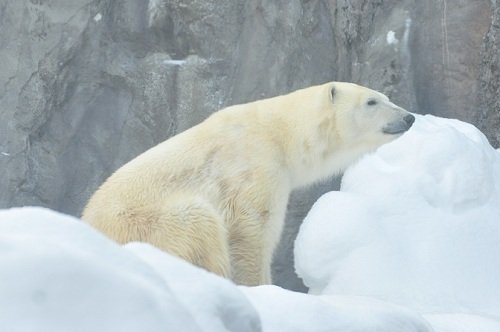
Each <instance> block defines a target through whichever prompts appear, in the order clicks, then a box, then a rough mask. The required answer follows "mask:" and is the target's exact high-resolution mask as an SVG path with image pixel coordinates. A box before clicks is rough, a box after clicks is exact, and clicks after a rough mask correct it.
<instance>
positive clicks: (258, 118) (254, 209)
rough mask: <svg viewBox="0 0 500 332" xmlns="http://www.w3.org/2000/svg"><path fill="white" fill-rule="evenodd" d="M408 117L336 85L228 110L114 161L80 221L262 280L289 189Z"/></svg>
mask: <svg viewBox="0 0 500 332" xmlns="http://www.w3.org/2000/svg"><path fill="white" fill-rule="evenodd" d="M370 100H372V102H371V103H372V104H373V101H375V103H376V104H375V105H368V104H367V102H368V101H370ZM408 114H409V113H408V112H406V111H404V110H403V109H401V108H399V107H397V106H396V105H394V104H392V103H391V102H390V101H389V100H388V99H387V97H386V96H384V95H382V94H380V93H378V92H375V91H373V90H370V89H367V88H364V87H361V86H358V85H355V84H350V83H341V82H333V83H328V84H324V85H320V86H313V87H310V88H306V89H303V90H298V91H295V92H293V93H290V94H288V95H284V96H279V97H275V98H270V99H265V100H260V101H256V102H253V103H249V104H244V105H237V106H232V107H228V108H226V109H223V110H221V111H219V112H217V113H215V114H213V115H212V116H210V117H209V118H208V119H206V120H205V121H204V122H202V123H201V124H199V125H197V126H195V127H193V128H191V129H189V130H186V131H185V132H183V133H181V134H179V135H177V136H174V137H172V138H170V139H168V140H167V141H165V142H163V143H161V144H159V145H157V146H155V147H153V148H151V149H150V150H148V151H146V152H144V153H143V154H141V155H140V156H138V157H137V158H135V159H134V160H132V161H130V162H129V163H127V164H126V165H124V166H123V167H121V168H120V169H119V170H118V171H116V172H115V173H114V174H113V175H112V176H111V177H110V178H109V179H108V180H107V181H106V182H105V183H104V184H103V185H102V186H101V187H100V188H99V190H97V192H96V193H95V194H94V195H93V197H92V198H91V199H90V201H89V203H88V205H87V207H86V208H85V210H84V212H83V216H82V219H83V220H85V221H86V222H88V223H90V224H92V225H93V226H94V227H96V228H97V229H99V230H101V231H102V232H104V233H105V234H107V235H108V236H109V237H110V238H112V239H114V240H116V241H118V242H120V243H126V242H129V241H144V242H148V243H151V244H153V245H155V246H157V247H158V248H160V249H163V250H165V251H166V252H169V253H172V254H174V255H177V256H179V257H181V258H184V259H186V260H187V261H190V262H192V263H193V264H196V265H198V266H201V267H204V268H206V269H207V270H210V271H212V272H215V273H217V274H219V275H221V276H224V277H227V278H231V279H232V280H234V281H235V282H236V283H239V284H244V285H258V284H267V283H270V282H271V271H270V266H271V259H272V254H273V250H274V248H275V246H276V244H277V242H278V241H279V238H280V234H281V230H282V227H283V222H284V216H285V210H286V205H287V201H288V196H289V193H290V191H291V190H292V189H293V188H296V187H299V186H303V185H306V184H309V183H311V182H313V181H317V180H319V179H321V178H324V177H327V176H330V175H332V174H334V173H337V172H341V171H342V170H343V169H344V168H345V167H347V166H348V165H349V164H351V163H352V162H353V161H355V160H356V159H358V158H359V157H360V156H362V155H363V154H365V153H367V152H369V151H372V150H374V149H376V148H377V147H378V146H380V145H382V144H383V143H386V142H389V141H391V140H393V139H394V138H396V137H398V136H399V135H400V133H399V132H398V133H395V134H386V133H384V132H383V131H384V128H386V127H387V126H393V127H394V124H396V127H397V126H398V125H400V124H401V123H402V121H403V117H404V116H407V115H408ZM410 125H411V123H410V124H409V125H408V127H409V126H410ZM406 129H407V128H406Z"/></svg>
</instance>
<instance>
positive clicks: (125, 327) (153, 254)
mask: <svg viewBox="0 0 500 332" xmlns="http://www.w3.org/2000/svg"><path fill="white" fill-rule="evenodd" d="M126 248H127V249H128V250H125V249H124V248H122V247H121V246H120V245H118V244H116V243H114V242H112V241H111V240H109V239H107V238H105V237H104V236H103V235H101V234H100V233H98V232H97V231H95V230H94V229H92V228H91V227H90V226H88V225H86V224H84V223H82V222H80V221H79V220H78V219H75V218H72V217H69V216H65V215H62V214H59V213H56V212H53V211H50V210H47V209H42V208H20V209H10V210H3V211H0V322H1V328H0V329H1V330H2V331H16V332H17V331H30V332H31V331H51V332H57V331H94V332H96V331H97V332H98V331H103V332H104V331H106V332H107V331H152V332H153V331H188V332H189V331H193V332H194V331H214V332H216V331H217V332H218V331H238V332H239V331H259V330H260V319H259V317H258V315H257V313H256V312H255V309H254V308H253V307H252V306H251V304H250V303H249V302H248V301H247V299H246V298H245V296H244V295H243V294H242V293H241V292H239V290H238V289H237V288H236V286H234V285H232V284H231V283H230V282H228V281H226V280H223V279H219V278H218V277H216V276H214V275H211V274H209V273H208V272H204V271H202V270H200V269H199V268H197V267H194V266H192V265H189V264H187V263H185V262H183V261H180V260H179V259H176V258H174V257H171V256H170V255H168V254H166V253H163V252H160V251H159V250H157V249H155V248H153V247H151V246H149V245H146V244H129V245H127V246H126ZM196 298H197V299H198V300H199V302H196ZM203 307H205V308H203Z"/></svg>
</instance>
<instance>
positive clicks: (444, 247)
mask: <svg viewBox="0 0 500 332" xmlns="http://www.w3.org/2000/svg"><path fill="white" fill-rule="evenodd" d="M416 117H417V120H416V122H415V124H414V125H413V127H412V129H411V130H410V131H409V132H407V133H406V134H404V135H403V136H402V137H401V138H399V139H397V140H395V141H394V142H392V143H390V144H387V145H384V146H382V147H381V148H379V149H378V150H377V152H376V153H373V154H371V155H368V156H366V157H365V158H363V159H362V160H360V161H359V162H358V163H357V164H356V165H354V166H353V167H351V168H350V169H349V170H348V171H347V172H346V173H345V175H344V178H343V181H342V186H341V191H340V192H330V193H328V194H326V195H324V196H323V197H321V198H320V199H319V200H318V201H317V202H316V203H315V205H314V206H313V208H312V209H311V211H310V213H309V214H308V216H307V217H306V218H305V220H304V223H303V225H302V227H301V229H300V232H299V235H298V237H297V240H296V242H295V259H296V261H295V266H296V270H297V273H298V274H299V276H301V277H302V278H303V280H304V282H305V284H306V285H307V286H308V287H310V292H311V293H313V294H333V295H359V296H367V297H373V298H376V299H379V300H382V301H387V302H391V303H395V304H399V305H403V306H407V307H409V308H411V309H414V310H417V311H418V312H420V313H439V312H442V313H457V314H463V315H462V316H460V315H458V316H457V317H462V318H463V317H466V318H464V319H468V320H469V322H470V321H475V322H479V320H481V319H482V318H480V317H479V318H477V319H474V318H471V317H474V316H467V314H470V315H475V314H478V315H485V316H486V317H488V316H489V317H490V318H491V319H493V323H492V322H491V321H489V322H486V321H485V322H484V324H494V322H495V321H496V320H497V319H500V282H499V276H500V152H499V151H497V150H495V149H494V148H492V147H491V146H490V144H489V143H488V141H487V140H486V138H485V137H484V135H483V134H482V133H481V132H480V131H479V130H477V129H476V128H475V127H474V126H472V125H470V124H467V123H464V122H460V121H457V120H450V119H443V118H437V117H434V116H430V115H428V116H416ZM436 317H437V318H436ZM439 317H441V318H439ZM443 317H444V316H434V320H435V321H436V322H439V323H440V324H441V325H442V326H444V325H446V321H447V320H446V317H444V318H443ZM467 317H468V318H467ZM486 320H487V319H486ZM443 324H444V325H443ZM478 324H480V323H478ZM496 324H499V323H496ZM497 327H498V325H497ZM451 330H453V329H451ZM443 331H447V330H446V329H443ZM468 331H476V330H474V329H472V330H468ZM491 331H500V330H491Z"/></svg>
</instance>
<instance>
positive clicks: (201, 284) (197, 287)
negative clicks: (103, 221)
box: [124, 242, 261, 332]
mask: <svg viewBox="0 0 500 332" xmlns="http://www.w3.org/2000/svg"><path fill="white" fill-rule="evenodd" d="M124 247H125V248H126V249H128V250H129V251H131V252H133V253H134V254H135V255H137V256H138V257H140V258H141V259H143V260H144V261H145V262H147V263H148V264H150V266H151V267H152V268H153V269H155V270H156V271H157V272H158V274H159V275H161V276H162V278H163V279H164V280H165V282H166V283H167V284H168V285H169V286H170V289H171V290H172V292H173V293H174V294H175V295H176V296H177V298H178V299H179V302H181V304H182V305H184V306H185V307H186V308H189V310H190V312H191V313H192V315H193V317H194V319H195V321H196V322H197V323H198V325H199V326H202V327H203V331H217V332H218V331H237V332H239V331H248V332H255V331H260V330H261V325H260V319H259V318H258V317H259V316H258V314H257V311H256V310H255V309H254V307H253V306H252V305H251V304H250V302H249V301H248V300H247V298H246V297H245V295H244V294H243V292H241V291H240V290H239V289H238V288H237V287H236V285H235V284H233V283H232V282H230V281H228V280H226V279H223V278H221V277H219V276H217V275H215V274H213V273H210V272H207V271H205V270H202V269H200V268H197V267H194V266H193V265H191V264H190V263H188V262H186V261H184V260H181V259H180V258H177V257H174V256H171V255H168V254H165V253H164V252H163V251H161V250H159V249H157V248H155V247H153V246H150V245H148V244H145V243H138V242H135V243H129V244H126V245H125V246H124ZM214 318H217V319H214Z"/></svg>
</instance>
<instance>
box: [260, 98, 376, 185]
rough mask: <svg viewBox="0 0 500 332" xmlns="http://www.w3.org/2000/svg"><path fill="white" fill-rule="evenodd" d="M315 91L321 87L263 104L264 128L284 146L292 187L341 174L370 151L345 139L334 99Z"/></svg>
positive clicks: (261, 108) (261, 111)
mask: <svg viewBox="0 0 500 332" xmlns="http://www.w3.org/2000/svg"><path fill="white" fill-rule="evenodd" d="M319 92H320V93H321V91H319ZM311 93H318V90H311V91H309V90H308V89H305V90H299V91H297V92H295V93H294V94H297V96H294V98H283V99H282V98H280V97H277V98H273V99H270V100H268V101H264V102H263V103H262V104H259V113H260V114H259V118H260V120H259V121H262V123H261V124H262V128H265V129H264V130H266V131H267V133H268V135H270V137H271V140H272V141H273V142H275V144H281V145H282V146H281V147H280V149H281V150H282V151H283V160H284V161H285V164H286V168H287V171H288V174H289V179H290V185H291V187H292V188H298V187H302V186H306V185H309V184H312V183H314V182H317V181H319V180H322V179H325V178H328V177H330V176H332V175H335V174H340V173H342V172H343V171H344V170H345V169H346V168H347V167H348V166H350V165H351V164H353V163H355V162H356V161H357V160H358V159H359V157H360V156H362V155H363V154H364V153H366V152H368V151H366V147H363V146H347V145H346V144H345V142H343V141H342V140H341V138H340V136H339V134H338V132H339V131H338V128H337V127H336V121H335V116H334V114H333V112H331V111H330V110H331V105H330V104H329V103H330V100H328V99H327V98H324V97H323V98H322V97H321V96H314V95H311ZM311 101H312V102H311ZM275 105H276V107H275Z"/></svg>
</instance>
